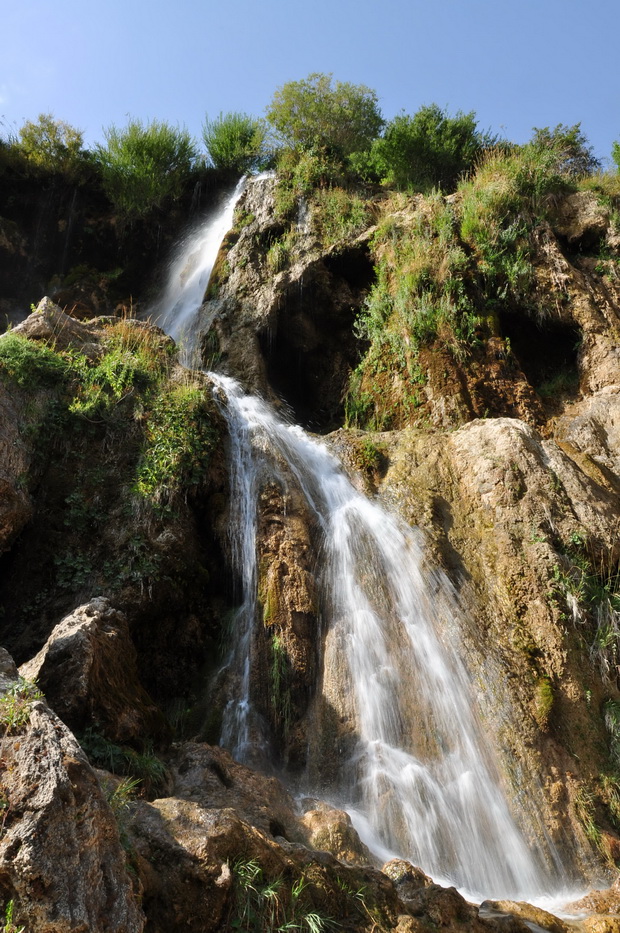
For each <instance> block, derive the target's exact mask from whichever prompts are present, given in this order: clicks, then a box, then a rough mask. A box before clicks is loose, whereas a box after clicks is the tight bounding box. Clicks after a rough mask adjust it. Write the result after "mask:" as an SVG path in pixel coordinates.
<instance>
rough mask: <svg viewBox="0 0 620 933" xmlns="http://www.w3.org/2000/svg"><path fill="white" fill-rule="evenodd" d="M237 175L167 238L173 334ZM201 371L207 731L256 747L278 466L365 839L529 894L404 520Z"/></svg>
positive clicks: (450, 610)
mask: <svg viewBox="0 0 620 933" xmlns="http://www.w3.org/2000/svg"><path fill="white" fill-rule="evenodd" d="M240 184H241V183H240ZM241 190H242V187H240V186H238V187H237V189H236V192H235V194H234V195H233V196H231V198H230V199H229V200H228V202H227V203H226V205H225V209H223V210H222V211H221V212H220V214H219V215H218V216H217V217H216V218H214V219H213V220H212V221H211V224H210V225H209V229H204V230H203V231H202V234H197V235H196V236H195V238H194V239H192V240H191V241H190V242H189V243H188V244H187V245H186V247H185V249H186V251H187V252H186V256H187V254H189V255H190V256H193V257H194V260H195V265H194V267H193V268H191V270H189V271H188V272H184V271H183V270H187V269H189V267H188V265H187V262H188V260H187V258H185V259H184V258H183V256H182V255H181V254H179V256H178V258H177V260H176V262H175V265H174V267H173V271H172V278H173V281H172V282H171V284H170V285H169V287H168V289H167V291H166V293H165V295H164V296H163V297H162V301H161V303H160V307H159V321H160V323H161V324H162V326H163V327H164V328H165V329H167V330H168V332H169V333H170V334H171V335H172V336H173V337H175V339H178V338H182V339H183V340H184V341H185V342H186V346H187V347H190V348H192V347H195V341H196V336H195V334H194V333H193V331H192V323H193V321H194V320H195V316H196V315H197V311H198V308H199V306H200V304H201V302H202V298H203V292H204V288H205V287H206V284H207V282H208V277H209V274H210V270H211V268H212V266H213V262H214V261H215V257H216V254H217V248H218V246H219V243H220V242H221V239H222V237H223V236H224V234H225V233H226V230H227V229H228V226H230V223H231V220H232V214H233V210H234V205H235V203H236V200H237V198H238V197H239V195H240V193H241ZM218 238H219V239H218ZM198 243H201V244H202V246H201V247H200V248H199V247H198V245H197V244H198ZM211 378H212V381H213V383H214V386H215V389H214V391H215V393H216V399H217V400H218V402H219V404H220V406H221V409H222V411H223V413H224V415H225V417H226V419H227V422H228V428H229V437H230V471H231V473H230V476H231V478H230V493H231V521H230V535H231V552H232V554H233V559H234V564H235V570H236V575H237V577H238V579H239V580H240V581H241V600H240V605H239V608H238V610H237V613H236V617H235V620H234V629H235V644H234V647H233V649H232V652H231V656H230V658H229V661H228V664H229V667H230V669H231V670H232V671H234V674H235V677H234V678H233V680H234V682H235V684H236V685H237V686H236V689H235V693H234V695H233V696H231V697H230V698H229V701H228V705H227V707H226V709H225V712H224V724H223V731H222V737H221V741H222V744H223V745H225V746H226V747H228V748H230V749H231V751H232V753H233V754H234V755H235V757H236V758H238V759H239V760H241V761H245V762H248V763H253V762H254V761H255V760H256V759H257V758H258V759H260V756H261V755H265V754H266V753H267V749H268V747H269V735H268V729H267V726H266V724H265V723H264V722H263V721H262V720H261V717H260V716H259V715H258V713H257V712H256V710H254V709H253V705H252V700H251V679H252V665H253V637H252V635H253V630H254V626H255V625H256V623H257V558H256V527H257V500H258V495H259V491H260V487H261V484H262V483H263V481H264V480H265V478H266V477H269V478H275V479H276V480H278V481H279V482H280V483H281V484H282V485H283V486H286V484H287V482H289V481H290V478H291V477H292V478H294V482H295V484H296V485H297V487H298V488H299V489H300V490H301V491H302V493H303V496H304V498H305V500H306V502H307V505H308V507H309V509H310V510H311V511H312V513H313V514H314V516H315V518H316V521H317V524H318V526H319V527H320V529H321V534H322V545H321V565H322V566H321V569H320V571H319V578H320V589H321V605H322V617H323V618H322V625H323V631H324V633H325V649H324V658H323V664H322V681H321V684H320V691H321V702H322V705H323V708H324V709H329V710H332V711H333V712H334V713H335V715H336V716H337V717H338V718H339V721H340V722H341V723H342V722H344V723H346V725H347V728H348V729H349V738H348V743H347V752H346V755H345V756H344V758H343V760H342V762H341V763H340V764H339V765H338V769H337V770H338V783H337V787H333V788H331V793H332V794H333V796H334V799H335V802H336V803H337V804H338V805H339V806H344V807H346V808H348V809H349V811H350V812H351V813H352V815H353V816H354V819H355V822H356V825H357V826H358V828H359V829H360V831H361V834H362V835H363V836H364V837H365V841H367V842H368V843H369V844H370V846H371V847H374V848H375V850H376V851H378V852H382V853H386V854H388V853H389V854H394V853H398V854H399V855H401V856H402V857H404V858H407V859H409V860H410V861H412V862H413V863H414V864H416V865H419V866H420V867H422V868H423V869H424V870H425V871H426V872H427V873H429V874H430V875H431V876H432V877H433V878H435V879H436V880H441V881H444V882H449V883H451V884H455V885H457V886H458V887H460V888H462V889H465V890H467V891H468V892H470V893H471V894H473V895H478V896H479V897H481V898H482V897H489V896H494V897H512V898H515V897H516V898H528V899H532V898H534V897H540V896H541V895H543V894H544V893H545V892H548V891H550V890H551V889H552V888H556V889H557V888H558V887H559V886H560V882H559V875H558V874H557V871H556V870H554V868H553V863H554V862H555V863H556V868H557V865H558V864H559V862H558V859H557V854H556V853H555V852H554V851H553V849H552V847H550V845H549V844H548V842H546V841H544V840H543V841H541V842H540V843H533V844H532V843H530V844H529V845H527V844H526V842H525V841H524V837H523V835H522V833H521V831H520V829H519V828H518V826H517V824H516V822H515V819H514V818H513V815H512V813H511V809H510V806H509V803H508V800H507V797H506V793H505V791H504V790H503V789H502V785H501V779H500V777H499V769H498V767H497V764H496V761H495V755H494V752H493V749H492V748H491V747H490V743H489V739H488V736H489V734H490V730H489V729H488V728H487V727H486V726H485V724H484V723H483V722H482V721H481V719H480V716H479V714H478V713H477V712H476V708H477V704H476V701H475V696H474V691H473V688H472V683H471V679H470V676H469V674H468V672H467V670H466V668H465V666H464V664H463V662H462V660H461V657H462V653H463V652H462V649H461V646H460V642H459V619H458V609H457V608H456V603H455V601H454V599H453V597H452V593H451V590H450V585H449V583H448V581H447V580H446V579H445V578H444V576H443V575H442V574H441V573H440V572H439V571H437V570H433V569H432V568H430V567H429V566H428V564H427V561H426V558H425V554H424V548H423V544H422V542H421V540H420V537H419V535H418V533H417V532H416V531H415V530H412V529H411V528H409V527H408V526H407V525H406V524H405V523H404V522H402V521H400V520H399V519H398V518H396V517H395V516H393V515H391V514H389V513H388V512H386V511H385V510H384V509H383V508H381V506H380V505H378V504H377V503H376V502H373V501H370V500H369V499H367V498H365V497H364V496H363V495H361V494H360V493H358V492H357V491H356V490H355V489H354V487H353V486H352V484H351V483H350V481H349V479H348V477H347V476H346V474H345V472H344V471H343V469H342V467H341V465H340V464H339V462H338V461H337V460H336V458H335V457H334V456H333V455H332V453H330V451H329V450H328V449H327V447H326V446H324V445H323V444H321V443H319V442H318V441H316V440H314V439H312V438H310V437H309V436H308V435H307V434H305V433H304V431H303V430H302V429H301V428H299V427H297V426H295V425H290V424H287V423H286V422H284V421H282V420H280V419H279V418H278V417H277V416H276V415H275V414H274V412H273V411H272V410H271V409H270V407H269V406H268V405H267V403H266V402H264V401H262V400H261V399H259V398H256V397H253V396H249V395H247V394H245V392H244V391H243V389H242V388H241V387H240V386H239V385H238V384H237V383H236V382H235V381H234V380H232V379H230V378H229V377H227V376H223V375H216V374H212V375H211ZM323 742H324V736H323V735H322V732H321V717H320V716H319V717H317V721H316V726H315V728H314V729H313V728H310V734H309V743H310V750H309V757H312V756H316V755H321V754H324V753H325V749H324V748H323ZM310 789H311V790H312V788H310ZM321 790H324V788H322V789H321ZM318 795H319V796H320V794H318ZM336 798H337V799H336ZM549 866H551V867H549Z"/></svg>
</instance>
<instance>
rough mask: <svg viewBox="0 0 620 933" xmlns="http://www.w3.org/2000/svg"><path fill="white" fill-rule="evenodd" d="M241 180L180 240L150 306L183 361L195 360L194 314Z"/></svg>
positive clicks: (227, 227) (240, 189)
mask: <svg viewBox="0 0 620 933" xmlns="http://www.w3.org/2000/svg"><path fill="white" fill-rule="evenodd" d="M245 182H246V179H245V178H241V179H240V180H239V182H238V183H237V186H236V187H235V190H234V191H233V192H232V194H230V195H229V196H228V197H227V198H226V199H225V200H224V203H223V204H222V205H221V207H220V208H219V209H218V210H217V211H216V212H215V214H214V215H213V216H212V217H210V218H208V219H207V220H206V221H203V222H202V223H201V224H200V225H199V226H198V227H197V228H196V229H195V230H194V231H193V232H191V233H189V234H187V236H186V237H185V238H184V239H183V240H182V241H181V243H180V245H179V247H178V249H177V252H176V256H175V257H174V259H173V260H172V262H171V264H170V268H169V271H168V278H167V283H166V286H165V288H164V290H163V292H162V294H161V296H160V298H159V299H158V301H157V302H156V304H155V305H154V306H153V307H152V308H151V309H150V316H151V317H152V318H153V320H154V321H155V322H156V323H157V324H159V326H160V327H161V328H162V329H163V330H165V331H166V333H167V334H169V335H170V336H171V337H172V338H173V340H174V341H175V342H176V343H177V344H178V345H179V347H180V349H181V356H182V359H183V362H185V363H186V365H191V364H192V363H195V362H196V360H195V357H196V354H197V350H198V346H197V344H198V336H199V335H198V333H197V328H196V326H195V324H196V317H197V315H198V311H199V309H200V306H201V304H202V302H203V300H204V295H205V291H206V290H207V286H208V284H209V278H210V276H211V272H212V271H213V266H214V265H215V260H216V259H217V254H218V251H219V248H220V246H221V244H222V240H223V239H224V237H225V236H226V234H227V233H228V231H229V230H230V228H231V227H232V222H233V215H234V212H235V207H236V204H237V201H238V200H239V198H240V197H241V194H242V193H243V189H244V187H245Z"/></svg>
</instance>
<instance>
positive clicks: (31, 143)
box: [18, 113, 86, 175]
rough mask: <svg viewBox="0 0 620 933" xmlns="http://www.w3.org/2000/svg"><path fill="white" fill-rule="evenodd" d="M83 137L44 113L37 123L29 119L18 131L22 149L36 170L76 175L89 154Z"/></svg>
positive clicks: (72, 128)
mask: <svg viewBox="0 0 620 933" xmlns="http://www.w3.org/2000/svg"><path fill="white" fill-rule="evenodd" d="M83 141H84V134H83V133H82V132H81V130H77V129H75V127H73V126H70V125H69V124H68V123H64V122H63V121H62V120H55V119H54V117H53V116H52V114H51V113H41V114H39V117H38V119H37V121H36V122H33V121H31V120H28V121H27V122H26V123H24V125H23V126H22V128H21V129H20V131H19V144H18V146H19V149H20V151H21V152H22V153H23V155H24V156H25V157H26V159H27V160H28V161H29V162H30V163H32V164H33V165H35V166H36V167H37V168H40V169H43V170H44V171H48V172H62V173H65V174H70V175H71V174H73V175H75V174H76V173H77V172H79V170H80V169H81V168H82V167H83V165H84V163H85V157H86V154H85V152H84V150H83V148H82V145H83Z"/></svg>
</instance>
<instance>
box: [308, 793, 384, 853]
mask: <svg viewBox="0 0 620 933" xmlns="http://www.w3.org/2000/svg"><path fill="white" fill-rule="evenodd" d="M314 803H315V806H313V807H312V809H309V810H306V812H305V813H304V814H303V816H301V817H300V823H301V825H302V826H304V827H305V829H306V830H307V841H308V845H310V846H311V847H312V848H313V849H323V850H325V851H326V852H331V854H332V855H334V856H335V857H336V858H337V859H338V860H339V861H341V862H346V863H348V864H352V865H371V864H372V863H373V861H374V859H373V856H372V855H371V853H370V851H369V850H368V848H367V847H366V846H365V845H364V843H363V842H362V841H361V839H360V837H359V836H358V834H357V832H356V830H355V829H354V827H353V823H352V822H351V817H350V816H349V814H348V813H345V812H344V810H337V809H336V808H335V807H330V806H329V804H326V803H322V802H321V801H315V802H314ZM384 870H385V869H384Z"/></svg>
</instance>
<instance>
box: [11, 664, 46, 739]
mask: <svg viewBox="0 0 620 933" xmlns="http://www.w3.org/2000/svg"><path fill="white" fill-rule="evenodd" d="M42 698H43V694H42V693H41V691H40V690H39V688H38V687H37V685H36V683H33V682H32V681H30V680H26V679H25V678H24V677H19V678H18V680H16V681H15V683H14V684H12V686H10V687H9V688H8V690H7V691H6V692H5V693H4V695H3V696H2V697H0V726H1V727H2V728H3V729H4V734H5V735H17V734H18V733H20V732H22V731H23V730H24V729H25V727H26V726H27V725H28V722H29V720H30V712H31V710H32V704H33V703H35V702H36V701H37V700H41V699H42Z"/></svg>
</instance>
